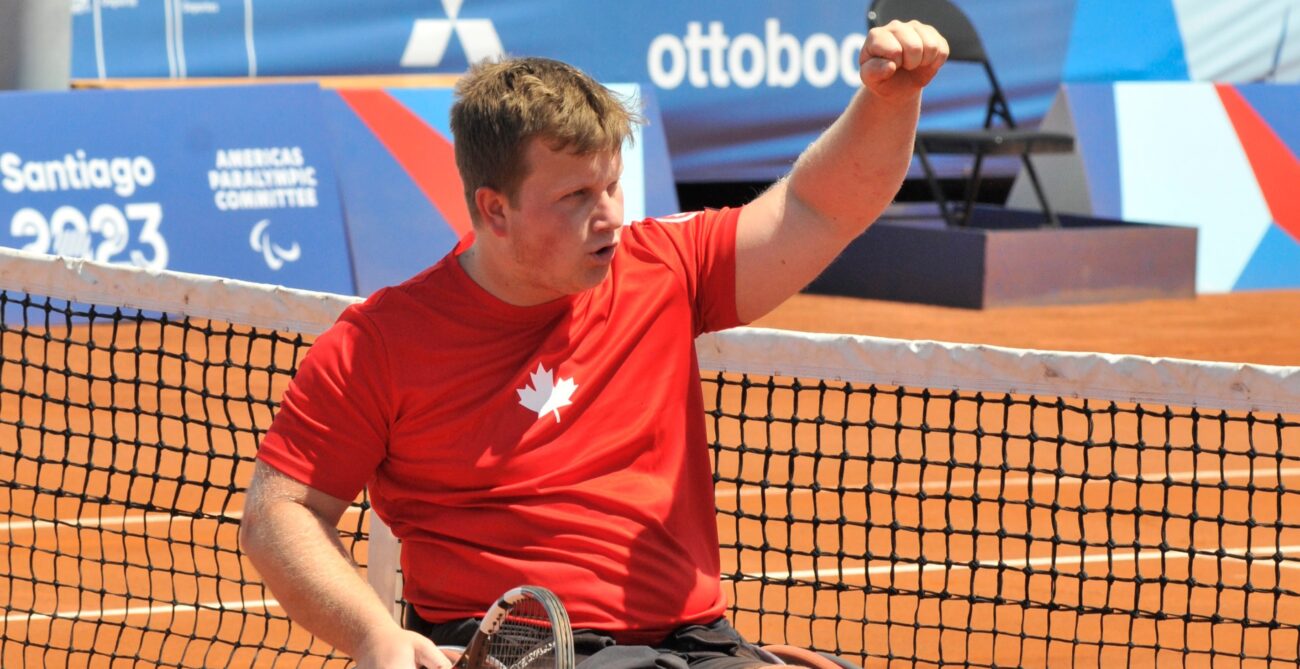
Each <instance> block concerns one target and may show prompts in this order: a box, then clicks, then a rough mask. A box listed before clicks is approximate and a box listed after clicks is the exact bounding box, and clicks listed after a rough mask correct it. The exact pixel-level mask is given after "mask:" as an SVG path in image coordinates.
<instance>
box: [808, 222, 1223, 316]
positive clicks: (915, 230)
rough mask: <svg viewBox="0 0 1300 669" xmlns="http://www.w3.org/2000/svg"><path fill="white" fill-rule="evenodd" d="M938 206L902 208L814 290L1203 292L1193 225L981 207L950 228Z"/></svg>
mask: <svg viewBox="0 0 1300 669" xmlns="http://www.w3.org/2000/svg"><path fill="white" fill-rule="evenodd" d="M935 214H936V212H934V210H933V208H932V207H924V208H918V207H915V206H911V207H895V208H893V209H891V211H889V212H887V213H886V215H885V216H884V217H882V218H881V220H879V221H877V222H876V224H875V225H873V226H872V227H871V228H870V229H868V230H867V232H865V233H863V234H862V236H860V237H858V238H857V239H856V240H854V241H853V242H852V243H851V244H850V245H849V247H848V248H847V249H845V251H844V253H843V254H841V255H840V257H839V258H838V259H836V260H835V262H833V263H832V264H831V266H830V267H829V268H827V270H826V271H825V272H823V273H822V275H821V276H820V277H818V278H817V279H816V280H815V281H814V282H813V283H812V284H811V285H810V286H809V287H808V288H807V292H810V293H821V294H828V295H848V296H852V297H864V298H871V299H882V300H898V301H904V302H919V303H924V304H936V305H943V306H952V307H965V308H971V309H983V308H988V307H1005V306H1027V305H1047V304H1083V303H1097V302H1121V301H1132V300H1144V299H1157V298H1191V297H1194V296H1195V295H1196V236H1197V230H1196V229H1195V228H1190V227H1180V226H1169V225H1150V224H1141V223H1128V222H1123V221H1115V220H1107V219H1098V218H1088V217H1083V216H1072V215H1063V216H1061V227H1060V228H1048V227H1043V226H1042V225H1041V222H1042V215H1041V214H1039V213H1038V212H1029V211H1020V210H1011V209H1004V208H993V207H979V208H977V209H976V210H975V212H974V214H973V215H972V217H971V222H970V225H969V226H967V227H960V228H950V227H946V226H945V225H944V224H943V222H942V221H941V220H939V219H938V217H937V215H935Z"/></svg>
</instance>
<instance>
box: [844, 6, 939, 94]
mask: <svg viewBox="0 0 1300 669" xmlns="http://www.w3.org/2000/svg"><path fill="white" fill-rule="evenodd" d="M947 61H948V40H945V39H944V38H943V36H942V35H940V34H939V31H937V30H935V29H934V28H933V27H931V26H929V25H926V24H924V23H921V22H920V21H908V22H907V23H903V22H902V21H890V22H889V23H888V24H886V25H883V26H879V27H876V28H872V29H871V31H870V32H868V33H867V41H866V43H865V44H863V45H862V51H861V52H860V53H859V54H858V66H859V67H858V73H859V75H861V77H862V85H864V86H866V87H867V88H868V89H870V91H871V92H872V93H875V94H876V95H877V96H879V97H882V98H892V97H896V96H903V95H915V94H916V93H917V92H919V91H920V90H921V89H922V88H925V85H926V84H928V83H930V80H931V79H933V78H934V75H935V73H937V72H938V71H939V68H940V67H943V64H944V63H945V62H947Z"/></svg>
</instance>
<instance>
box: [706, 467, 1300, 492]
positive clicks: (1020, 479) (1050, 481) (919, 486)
mask: <svg viewBox="0 0 1300 669" xmlns="http://www.w3.org/2000/svg"><path fill="white" fill-rule="evenodd" d="M934 466H935V467H939V466H940V465H937V464H936V465H934ZM984 471H986V472H994V473H996V472H997V469H996V468H994V467H986V468H984ZM1252 475H1253V476H1254V478H1255V479H1261V478H1264V479H1272V478H1276V479H1282V478H1285V477H1287V476H1300V467H1282V468H1279V469H1260V468H1255V469H1250V468H1241V469H1225V470H1223V472H1222V473H1220V472H1219V471H1217V470H1211V471H1190V472H1174V473H1172V474H1169V475H1168V477H1169V479H1170V480H1171V481H1173V482H1174V483H1191V482H1192V481H1198V482H1206V483H1208V482H1213V481H1233V480H1237V479H1246V480H1251V476H1252ZM1164 480H1165V475H1164V474H1152V473H1150V472H1147V473H1143V474H1141V475H1139V476H1138V478H1136V479H1133V478H1132V477H1126V480H1124V481H1116V482H1115V483H1138V484H1142V483H1163V482H1164ZM1031 482H1033V483H1036V484H1038V485H1051V486H1054V485H1056V484H1058V483H1059V484H1061V485H1063V486H1076V485H1083V484H1084V483H1093V482H1096V483H1110V481H1109V480H1107V479H1106V478H1105V477H1104V476H1096V477H1093V478H1088V479H1085V478H1084V477H1082V476H1060V477H1058V476H1055V475H1053V474H1036V475H1034V476H1033V477H1032V478H1031V477H1030V476H1027V475H1023V474H1021V475H1014V476H1007V477H1006V478H1001V477H994V476H986V477H985V478H981V479H979V481H978V482H976V481H975V480H974V479H964V480H959V481H952V482H951V483H949V482H948V481H943V480H934V481H926V482H925V483H918V482H916V481H906V482H901V483H899V484H898V485H896V486H892V487H890V486H888V485H887V483H888V482H887V481H886V482H885V483H883V484H881V485H877V486H876V489H875V491H874V492H878V493H881V494H888V493H889V491H890V490H894V491H897V492H905V493H915V492H926V493H931V492H943V491H945V490H969V489H972V488H975V487H976V486H977V485H978V486H983V487H988V486H1007V487H1010V486H1021V485H1024V486H1028V485H1030V483H1031ZM786 485H787V484H773V485H771V486H769V487H767V488H762V487H759V486H757V485H748V486H745V487H744V488H742V489H741V490H740V493H739V494H740V496H741V497H758V496H760V495H764V494H769V495H776V494H787V493H810V492H812V490H810V489H808V488H795V489H794V490H789V489H788V488H786V487H785V486H786ZM863 485H864V486H865V484H863ZM826 492H829V491H826ZM855 492H858V491H855ZM736 494H737V493H736V489H735V488H729V489H727V490H718V491H716V492H715V493H714V497H715V498H716V499H729V498H734V497H736Z"/></svg>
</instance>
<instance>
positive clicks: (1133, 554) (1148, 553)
mask: <svg viewBox="0 0 1300 669" xmlns="http://www.w3.org/2000/svg"><path fill="white" fill-rule="evenodd" d="M1224 550H1225V551H1226V552H1227V553H1228V554H1227V555H1225V556H1224V557H1223V559H1225V560H1240V561H1245V560H1246V559H1247V558H1252V559H1254V560H1266V559H1271V558H1273V557H1274V556H1276V555H1279V554H1281V555H1283V556H1287V555H1300V545H1294V546H1279V547H1278V548H1277V549H1276V550H1275V551H1273V552H1271V553H1262V552H1259V551H1249V550H1248V549H1246V548H1227V549H1224ZM1171 557H1172V558H1175V559H1191V560H1195V559H1207V558H1216V557H1217V556H1215V555H1207V554H1204V553H1191V552H1189V551H1179V550H1168V551H1160V550H1144V551H1140V552H1139V551H1127V552H1124V551H1118V552H1115V553H1099V554H1096V555H1065V556H1056V557H1051V556H1044V557H1035V558H1021V559H1019V560H978V561H976V562H975V567H977V568H978V567H997V568H1002V569H1016V568H1024V567H1051V566H1056V567H1061V566H1069V565H1080V566H1082V565H1085V564H1093V563H1097V562H1128V561H1133V562H1142V561H1145V560H1159V559H1162V558H1163V559H1168V558H1171ZM1280 566H1281V567H1284V568H1287V569H1300V561H1298V560H1288V561H1284V562H1282V563H1281V565H1280ZM971 568H972V567H971V564H970V562H969V561H967V562H961V563H956V564H953V565H952V566H948V565H943V564H926V565H919V564H910V563H904V564H883V565H877V566H874V567H854V568H851V569H841V568H838V567H828V568H826V569H803V570H800V571H783V572H782V571H778V572H760V573H753V572H744V575H745V576H746V577H747V578H767V579H777V580H786V579H794V580H803V579H809V578H817V579H820V580H825V579H827V578H830V577H832V576H837V577H838V579H837V580H839V581H843V580H844V579H845V577H848V576H878V575H887V574H913V573H925V572H941V571H952V570H970V569H971Z"/></svg>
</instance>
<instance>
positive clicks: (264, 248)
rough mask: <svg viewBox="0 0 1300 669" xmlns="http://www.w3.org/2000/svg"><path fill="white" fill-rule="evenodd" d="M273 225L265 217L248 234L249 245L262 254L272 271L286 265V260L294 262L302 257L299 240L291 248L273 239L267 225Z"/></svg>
mask: <svg viewBox="0 0 1300 669" xmlns="http://www.w3.org/2000/svg"><path fill="white" fill-rule="evenodd" d="M270 225H271V220H270V219H268V218H264V219H262V220H260V221H258V222H257V224H256V225H254V226H253V231H252V232H250V233H249V234H248V245H249V246H251V247H253V250H254V251H257V252H258V253H261V254H262V259H263V260H265V261H266V266H267V267H270V268H271V270H272V271H274V270H278V269H280V268H281V267H284V264H285V263H286V262H293V261H295V260H297V259H298V258H300V257H302V249H300V248H298V242H294V243H293V244H292V245H291V246H289V248H285V247H283V246H280V245H278V244H275V243H273V242H272V241H271V233H270V232H269V231H268V230H267V227H269V226H270Z"/></svg>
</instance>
